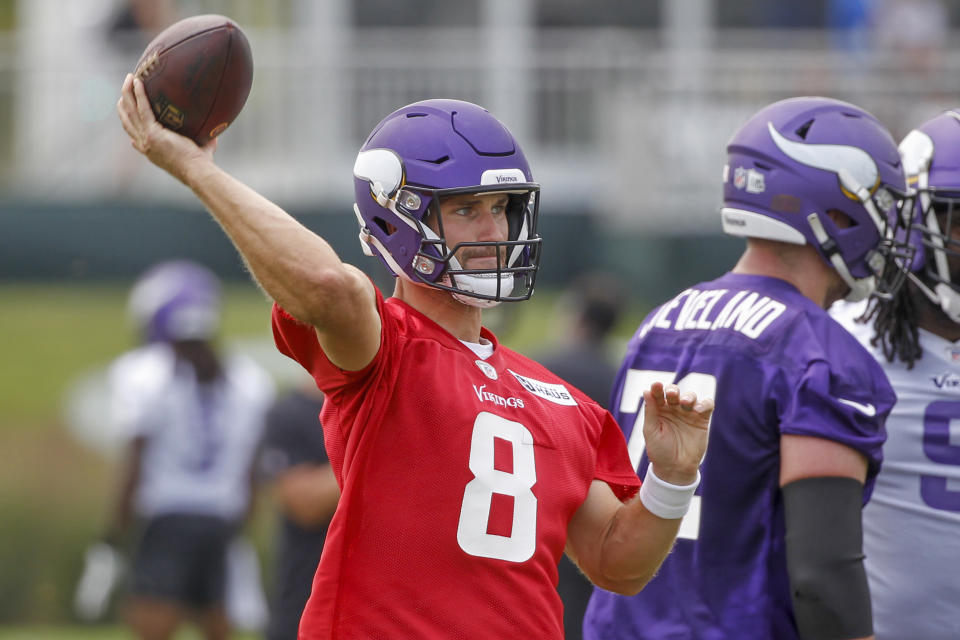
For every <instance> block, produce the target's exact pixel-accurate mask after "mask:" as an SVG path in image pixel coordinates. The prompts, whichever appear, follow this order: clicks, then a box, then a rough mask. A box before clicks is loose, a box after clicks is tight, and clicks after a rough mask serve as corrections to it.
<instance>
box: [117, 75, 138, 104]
mask: <svg viewBox="0 0 960 640" xmlns="http://www.w3.org/2000/svg"><path fill="white" fill-rule="evenodd" d="M136 104H137V101H136V98H135V97H134V95H133V76H132V75H130V74H129V73H128V74H127V77H126V78H124V79H123V85H121V87H120V98H119V99H118V100H117V111H128V112H129V111H131V110H134V109H135V107H136Z"/></svg>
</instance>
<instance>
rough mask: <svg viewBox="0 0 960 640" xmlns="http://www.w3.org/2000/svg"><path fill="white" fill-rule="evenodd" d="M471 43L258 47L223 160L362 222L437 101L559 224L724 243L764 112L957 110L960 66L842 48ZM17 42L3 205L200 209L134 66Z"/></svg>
mask: <svg viewBox="0 0 960 640" xmlns="http://www.w3.org/2000/svg"><path fill="white" fill-rule="evenodd" d="M484 34H485V32H484V31H482V30H477V29H470V28H446V29H419V28H402V29H349V30H346V31H336V32H334V34H333V36H332V37H331V35H330V33H327V34H326V35H325V37H318V35H317V33H316V32H315V31H312V30H308V29H298V28H293V29H250V30H248V35H249V37H250V40H251V44H252V47H253V51H254V59H255V64H256V73H255V79H254V87H253V91H252V93H251V96H250V99H249V101H248V103H247V106H246V107H245V109H244V112H243V113H242V114H241V115H240V117H239V118H238V120H237V121H236V123H235V124H234V125H233V126H232V127H231V129H230V130H229V131H228V132H227V133H226V134H225V135H224V136H223V137H222V139H221V144H220V151H219V152H218V157H219V159H220V161H221V162H222V164H223V165H224V166H225V167H226V168H227V169H228V170H231V171H232V172H234V173H235V174H237V175H238V176H239V177H240V178H241V179H243V180H245V181H247V182H248V183H250V184H252V185H253V186H254V187H255V188H258V189H260V190H261V191H263V192H264V193H265V194H267V195H268V196H269V197H271V198H273V199H275V200H278V201H279V202H281V203H284V204H289V205H291V206H294V205H295V206H298V207H304V206H310V205H316V206H318V207H320V208H329V206H330V205H331V204H334V205H337V204H339V203H343V204H347V203H349V200H350V198H351V188H352V187H351V181H350V169H351V167H352V163H353V158H354V155H355V153H356V149H357V148H358V147H359V145H360V144H361V143H362V140H363V137H364V136H365V135H366V133H367V132H368V131H369V130H370V128H372V126H373V125H374V124H375V123H376V122H377V121H378V120H379V119H380V118H381V117H382V116H383V115H385V114H386V113H388V112H390V111H391V110H393V109H395V108H397V107H399V106H402V105H404V104H407V103H409V102H412V101H415V100H418V99H422V98H426V97H455V98H462V99H466V100H471V101H475V102H478V103H481V104H484V105H485V106H487V107H488V108H490V109H491V111H493V112H494V113H495V114H497V115H499V116H501V117H502V119H504V120H505V121H506V123H507V124H508V126H510V127H511V129H513V130H514V132H515V133H516V134H517V136H518V137H519V138H520V139H521V141H522V142H523V144H524V147H525V150H526V152H527V155H528V157H529V158H530V160H531V164H532V166H533V167H534V173H535V177H536V178H537V179H538V180H539V181H540V182H541V183H542V184H543V192H544V206H545V207H550V208H551V209H552V210H555V211H572V212H583V211H591V212H593V213H595V214H596V215H598V216H600V217H601V218H602V219H603V220H604V221H605V222H606V223H608V224H610V225H617V226H622V227H627V228H634V229H645V228H653V229H656V230H658V231H668V232H669V231H676V232H682V233H686V232H689V231H691V230H696V231H704V230H705V229H715V228H716V226H717V220H716V215H715V211H716V206H717V197H718V195H719V193H720V186H719V181H720V169H721V167H722V164H723V158H724V145H725V143H726V141H727V139H728V138H729V136H730V134H731V133H732V132H733V130H734V129H736V128H737V126H739V125H740V124H741V123H742V122H743V121H744V120H745V119H746V118H747V117H748V116H749V115H750V114H751V113H752V112H753V111H755V110H756V109H757V108H759V107H761V106H763V105H764V104H766V103H768V102H771V101H773V100H776V99H780V98H783V97H789V96H793V95H829V96H833V97H837V98H841V99H846V100H850V101H852V102H855V103H857V104H859V105H861V106H863V107H865V108H867V109H868V110H871V111H873V112H874V113H875V114H876V115H877V116H878V117H880V118H881V120H883V121H884V122H885V123H887V125H888V126H889V127H890V128H891V130H892V131H893V132H894V134H895V135H897V136H900V135H903V134H904V133H905V132H906V131H907V130H909V128H910V126H912V125H913V124H916V123H919V122H920V121H922V120H924V119H926V118H928V117H931V116H933V115H935V114H936V113H937V112H938V111H940V110H942V109H945V108H948V107H951V106H954V104H955V103H957V102H960V100H958V96H957V91H956V89H955V83H956V78H957V77H958V71H960V48H957V47H954V46H949V47H947V48H943V49H939V50H936V51H932V52H924V53H925V55H924V56H923V57H921V56H919V55H916V54H915V53H916V52H914V53H912V54H910V55H907V54H905V53H904V52H895V51H876V50H859V51H850V50H842V49H837V48H835V47H834V46H833V40H832V38H831V34H829V33H825V32H758V31H751V32H717V34H716V37H715V38H714V39H713V41H712V42H711V43H710V45H709V47H704V48H701V49H699V50H698V49H690V48H683V47H678V46H676V43H670V42H666V43H665V42H663V36H662V34H661V33H660V32H657V31H638V30H625V29H609V28H608V29H569V30H554V31H550V30H540V31H534V32H530V33H522V34H520V35H522V36H523V38H524V40H523V42H522V44H520V45H518V44H517V43H513V44H512V45H510V46H509V47H507V49H508V53H509V55H507V56H504V55H503V53H502V47H501V44H499V43H494V44H493V46H491V43H489V42H486V41H485V35H484ZM17 38H18V36H16V35H13V36H9V37H8V38H7V39H6V40H0V127H2V130H3V135H2V140H3V147H2V149H0V153H2V155H3V161H4V162H3V166H4V168H5V171H4V178H5V179H4V187H5V189H6V191H7V193H8V194H9V195H11V196H12V197H15V198H25V199H36V198H40V199H46V200H54V201H65V202H70V201H78V200H79V201H97V200H104V199H124V198H135V199H138V200H156V201H160V202H165V201H181V202H182V201H186V200H188V199H189V194H187V193H186V190H185V189H183V188H181V187H179V186H178V185H176V184H174V183H173V181H172V180H171V179H170V178H168V177H166V176H164V175H162V174H161V172H159V171H156V170H153V169H152V168H149V167H148V166H147V165H146V163H145V162H144V161H143V160H142V159H140V158H138V157H137V156H136V155H135V154H134V153H133V152H132V151H131V150H130V149H129V146H128V143H127V141H126V138H125V136H124V134H123V132H122V130H121V128H120V126H119V122H118V121H117V118H116V116H115V111H114V104H115V102H116V97H117V90H118V88H119V85H120V82H121V80H122V78H123V75H124V73H125V72H126V71H127V70H129V69H131V68H132V67H133V65H134V63H135V62H136V58H137V54H136V53H132V54H131V53H129V51H128V52H126V53H125V52H123V51H122V50H121V49H118V48H117V47H115V46H113V45H111V44H109V43H107V42H106V41H104V40H103V39H102V38H100V37H98V36H97V34H95V33H94V32H92V31H90V30H89V29H88V30H86V31H85V30H84V29H83V28H76V29H73V30H63V31H61V32H60V33H59V34H58V35H56V38H55V40H54V41H49V40H48V41H47V42H39V43H38V42H27V41H23V40H18V39H17Z"/></svg>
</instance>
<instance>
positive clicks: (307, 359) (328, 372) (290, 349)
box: [272, 287, 392, 393]
mask: <svg viewBox="0 0 960 640" xmlns="http://www.w3.org/2000/svg"><path fill="white" fill-rule="evenodd" d="M374 291H375V292H376V296H377V312H378V313H379V314H380V317H381V318H384V317H385V316H384V306H383V294H382V293H381V292H380V289H378V288H376V287H374ZM272 324H273V340H274V342H275V343H276V345H277V349H278V350H279V351H280V353H282V354H283V355H285V356H287V357H289V358H292V359H293V360H296V361H297V362H298V363H299V364H300V366H302V367H303V368H304V369H306V370H307V371H308V372H309V373H310V375H311V376H313V379H314V380H315V381H316V383H317V387H318V388H319V389H321V390H322V391H324V392H325V393H331V392H333V391H334V390H335V389H338V388H340V387H343V386H345V385H348V384H351V383H355V382H357V381H359V380H362V379H363V378H365V377H367V374H369V372H370V371H371V370H373V369H374V368H375V365H376V363H377V362H378V360H381V359H382V353H383V345H384V340H385V336H386V334H387V333H388V332H389V331H390V330H391V329H392V327H391V326H390V324H389V323H388V322H386V321H384V322H383V323H382V329H381V333H380V350H379V351H378V352H377V355H376V356H375V357H374V359H373V361H372V362H370V364H368V365H367V366H366V367H364V368H363V369H361V370H359V371H346V370H344V369H341V368H340V367H338V366H336V365H335V364H333V363H332V362H330V360H328V359H327V354H325V353H324V352H323V348H322V347H321V346H320V341H319V340H318V339H317V331H316V329H315V328H314V327H313V326H312V325H309V324H306V323H304V322H300V321H299V320H297V319H296V318H294V317H293V316H291V315H290V314H289V313H287V311H286V310H284V309H283V308H282V307H281V306H280V305H278V304H277V303H273V311H272Z"/></svg>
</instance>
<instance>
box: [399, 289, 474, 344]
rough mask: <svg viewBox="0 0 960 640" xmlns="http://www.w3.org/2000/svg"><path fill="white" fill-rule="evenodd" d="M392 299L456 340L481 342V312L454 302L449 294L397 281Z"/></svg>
mask: <svg viewBox="0 0 960 640" xmlns="http://www.w3.org/2000/svg"><path fill="white" fill-rule="evenodd" d="M393 296H394V297H395V298H399V299H400V300H403V301H404V302H406V303H407V304H408V305H410V306H411V307H413V308H414V309H416V310H417V311H419V312H420V313H422V314H423V315H425V316H427V317H428V318H430V319H431V320H433V321H434V322H436V323H437V324H439V325H440V326H441V327H443V328H444V329H446V330H447V331H448V332H450V333H451V334H452V335H453V336H454V337H456V338H457V339H458V340H465V341H466V342H480V326H481V312H480V308H479V307H471V306H470V305H466V304H463V303H462V302H457V301H456V300H455V299H454V298H453V296H452V295H450V292H449V291H444V290H442V289H435V288H433V287H430V286H427V285H420V284H414V283H412V282H408V281H406V280H403V279H402V278H397V281H396V286H395V287H394V291H393Z"/></svg>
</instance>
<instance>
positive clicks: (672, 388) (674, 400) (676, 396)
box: [663, 384, 680, 407]
mask: <svg viewBox="0 0 960 640" xmlns="http://www.w3.org/2000/svg"><path fill="white" fill-rule="evenodd" d="M663 394H664V396H665V397H666V401H667V404H668V405H670V406H671V407H675V406H677V405H679V404H680V387H678V386H677V385H675V384H671V385H667V386H666V387H665V388H664V391H663Z"/></svg>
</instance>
